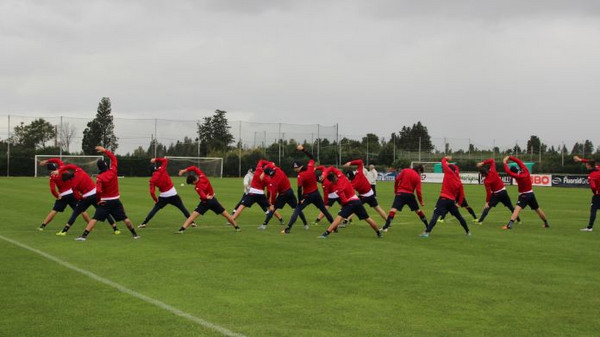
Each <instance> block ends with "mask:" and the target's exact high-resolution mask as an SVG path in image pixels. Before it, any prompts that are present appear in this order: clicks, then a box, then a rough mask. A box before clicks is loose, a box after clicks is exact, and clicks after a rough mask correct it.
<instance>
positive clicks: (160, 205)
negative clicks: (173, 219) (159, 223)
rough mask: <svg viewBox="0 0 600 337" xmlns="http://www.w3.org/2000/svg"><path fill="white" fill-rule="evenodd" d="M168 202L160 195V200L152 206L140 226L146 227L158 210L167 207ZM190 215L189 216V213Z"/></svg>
mask: <svg viewBox="0 0 600 337" xmlns="http://www.w3.org/2000/svg"><path fill="white" fill-rule="evenodd" d="M166 204H167V203H166V202H165V200H164V198H160V197H159V198H158V201H157V202H156V203H154V206H153V207H152V209H151V210H150V212H149V213H148V215H146V218H145V219H144V221H142V223H141V224H140V225H139V226H138V228H145V227H146V226H148V223H149V222H150V220H152V218H153V217H154V216H155V215H156V213H158V211H160V210H161V209H162V208H163V207H165V205H166ZM188 217H189V215H188ZM186 218H187V217H186Z"/></svg>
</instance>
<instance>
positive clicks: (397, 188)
mask: <svg viewBox="0 0 600 337" xmlns="http://www.w3.org/2000/svg"><path fill="white" fill-rule="evenodd" d="M421 174H423V165H417V166H415V167H413V168H412V169H411V168H405V169H403V170H402V171H400V173H399V174H398V175H397V176H396V180H395V182H394V192H395V194H396V196H395V197H394V203H393V204H392V209H390V212H389V214H388V216H387V219H386V220H385V225H383V228H382V229H381V230H382V231H384V232H387V231H388V228H390V226H391V225H392V221H394V216H396V212H397V211H402V208H403V207H404V205H408V207H409V208H410V210H411V211H413V212H415V213H416V214H417V216H418V217H419V219H421V221H422V222H423V224H425V228H427V217H425V213H423V211H422V210H421V209H420V208H419V204H420V205H421V207H423V206H425V204H424V203H423V195H422V193H421ZM415 193H416V194H417V197H416V198H415ZM417 198H418V199H419V204H417Z"/></svg>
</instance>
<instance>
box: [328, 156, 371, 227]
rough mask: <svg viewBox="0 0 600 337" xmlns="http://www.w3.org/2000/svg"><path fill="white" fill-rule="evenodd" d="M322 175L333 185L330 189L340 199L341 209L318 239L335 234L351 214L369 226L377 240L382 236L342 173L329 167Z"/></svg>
mask: <svg viewBox="0 0 600 337" xmlns="http://www.w3.org/2000/svg"><path fill="white" fill-rule="evenodd" d="M323 175H324V176H325V177H326V179H328V180H329V181H331V182H332V183H333V187H332V189H333V190H334V191H335V192H336V193H337V195H338V196H339V197H340V201H341V202H342V209H341V210H340V212H339V213H338V215H337V216H336V218H335V220H333V222H332V223H331V225H330V226H329V228H327V230H326V231H325V232H323V234H321V235H320V236H319V237H318V238H319V239H326V238H327V237H328V236H329V234H331V233H332V232H335V231H336V230H337V228H338V226H339V225H340V224H341V223H342V221H343V220H344V219H346V218H348V217H349V216H350V215H352V214H356V216H357V217H358V218H359V219H360V220H365V221H366V222H367V223H368V224H369V226H371V228H372V229H373V230H374V231H375V233H376V234H377V237H378V238H381V237H382V236H383V234H382V232H381V230H379V227H378V226H377V223H376V222H375V220H373V219H372V218H371V217H370V216H369V214H367V210H365V207H364V206H363V203H362V202H361V201H360V199H359V198H358V197H357V196H356V193H355V192H354V188H353V187H352V183H350V181H349V180H348V179H347V178H346V176H345V175H344V173H342V172H341V171H340V170H338V169H336V168H335V167H329V168H327V169H326V170H325V172H323Z"/></svg>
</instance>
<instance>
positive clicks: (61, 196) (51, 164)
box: [38, 158, 90, 231]
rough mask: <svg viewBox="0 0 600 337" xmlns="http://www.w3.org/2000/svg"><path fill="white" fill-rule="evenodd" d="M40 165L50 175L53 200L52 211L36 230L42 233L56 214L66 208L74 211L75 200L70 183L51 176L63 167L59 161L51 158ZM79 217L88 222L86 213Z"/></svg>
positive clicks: (54, 175)
mask: <svg viewBox="0 0 600 337" xmlns="http://www.w3.org/2000/svg"><path fill="white" fill-rule="evenodd" d="M40 165H41V166H46V168H47V169H48V172H49V173H50V179H49V183H50V193H52V196H53V197H54V199H55V201H54V206H53V207H52V210H51V211H50V213H48V215H47V216H46V218H45V219H44V221H42V225H41V226H40V228H38V229H39V230H41V231H43V230H44V229H45V228H46V226H47V225H48V224H49V223H50V222H51V221H52V219H54V217H55V216H56V213H58V212H63V211H64V210H65V208H67V206H69V207H71V209H73V210H75V207H76V206H77V198H76V197H75V194H74V193H73V186H72V184H71V182H70V181H63V180H62V179H61V177H60V176H59V175H56V174H52V172H54V171H56V170H58V169H59V168H60V167H61V166H64V165H65V164H64V163H63V162H62V161H61V160H60V159H58V158H51V159H48V160H43V161H41V162H40ZM57 190H58V191H57ZM81 216H82V217H83V219H84V220H85V221H86V223H87V222H89V221H90V216H89V215H88V214H87V213H85V212H83V213H81Z"/></svg>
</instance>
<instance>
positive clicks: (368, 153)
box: [367, 133, 369, 166]
mask: <svg viewBox="0 0 600 337" xmlns="http://www.w3.org/2000/svg"><path fill="white" fill-rule="evenodd" d="M367 166H369V134H368V133H367Z"/></svg>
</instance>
